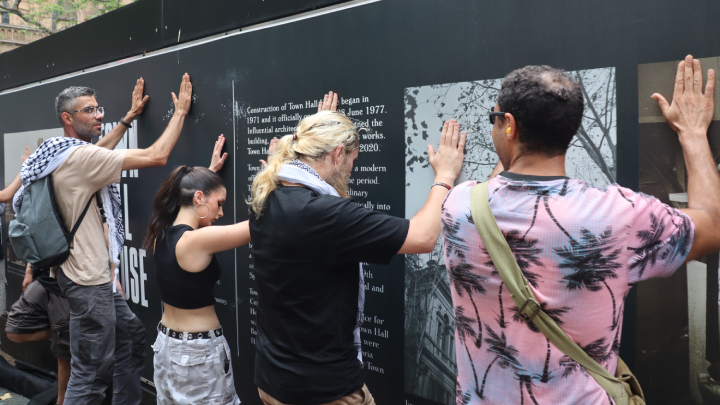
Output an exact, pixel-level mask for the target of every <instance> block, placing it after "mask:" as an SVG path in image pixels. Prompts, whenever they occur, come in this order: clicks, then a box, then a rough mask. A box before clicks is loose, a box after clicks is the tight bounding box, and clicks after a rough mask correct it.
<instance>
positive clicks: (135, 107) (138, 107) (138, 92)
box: [96, 77, 150, 150]
mask: <svg viewBox="0 0 720 405" xmlns="http://www.w3.org/2000/svg"><path fill="white" fill-rule="evenodd" d="M144 88H145V80H143V78H142V77H141V78H139V79H138V81H137V83H136V84H135V89H134V90H133V93H132V107H130V111H128V113H127V114H125V117H124V118H123V121H125V122H126V123H127V124H132V122H133V121H134V120H135V117H137V116H138V115H140V114H142V112H143V110H144V109H145V104H146V103H147V102H148V100H149V99H150V96H145V97H143V89H144ZM125 131H127V127H126V126H125V125H123V124H118V125H117V126H115V128H113V129H112V131H110V132H109V133H108V134H107V135H105V136H103V138H102V139H101V140H99V141H98V143H97V144H96V146H99V147H101V148H107V149H111V150H112V149H115V147H116V146H117V144H118V142H120V140H121V139H122V137H123V136H124V135H125Z"/></svg>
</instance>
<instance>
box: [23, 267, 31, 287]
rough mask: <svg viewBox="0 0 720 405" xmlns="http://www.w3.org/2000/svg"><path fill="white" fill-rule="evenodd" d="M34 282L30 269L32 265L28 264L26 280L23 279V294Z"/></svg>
mask: <svg viewBox="0 0 720 405" xmlns="http://www.w3.org/2000/svg"><path fill="white" fill-rule="evenodd" d="M32 282H33V275H32V268H31V267H30V263H27V264H26V265H25V278H23V282H22V289H23V292H25V289H26V288H27V286H29V285H30V283H32Z"/></svg>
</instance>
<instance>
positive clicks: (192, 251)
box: [175, 221, 250, 272]
mask: <svg viewBox="0 0 720 405" xmlns="http://www.w3.org/2000/svg"><path fill="white" fill-rule="evenodd" d="M248 243H250V223H249V222H248V221H243V222H239V223H237V224H233V225H218V226H206V227H203V228H200V229H196V230H194V231H192V232H185V233H184V234H183V236H182V237H180V240H179V241H178V243H177V246H176V247H175V252H177V253H176V254H177V259H178V263H179V264H180V267H182V269H183V270H185V271H189V272H199V271H203V269H205V268H206V267H207V265H208V264H209V263H210V260H212V255H213V254H215V253H218V252H222V251H225V250H230V249H235V248H236V247H240V246H243V245H247V244H248Z"/></svg>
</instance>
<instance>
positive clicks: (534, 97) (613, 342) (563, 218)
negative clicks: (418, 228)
mask: <svg viewBox="0 0 720 405" xmlns="http://www.w3.org/2000/svg"><path fill="white" fill-rule="evenodd" d="M714 83H715V74H714V72H713V71H712V70H710V71H709V72H708V84H707V87H706V90H705V93H704V94H703V91H702V73H701V67H700V63H699V61H697V60H693V58H692V57H691V56H688V57H687V58H686V59H685V61H683V62H681V63H680V65H679V66H678V76H677V81H676V86H675V94H674V97H673V103H672V105H670V104H669V103H668V102H667V101H666V100H665V99H664V98H663V97H662V96H661V95H659V94H655V95H653V98H655V99H656V100H657V101H658V103H659V105H660V108H661V109H662V111H663V114H664V115H665V118H666V119H667V121H668V123H669V124H670V126H671V127H672V128H673V129H674V130H675V131H676V132H677V133H678V136H679V137H680V142H681V144H682V146H683V151H684V153H685V161H686V165H687V171H688V207H689V208H688V209H682V210H677V209H674V208H672V207H669V206H667V205H665V204H663V203H661V202H660V201H658V200H657V199H655V198H653V197H650V196H647V195H643V194H640V193H636V192H633V191H632V190H630V189H626V188H623V187H620V186H618V185H611V186H609V187H607V188H606V189H604V190H601V189H597V188H594V187H591V186H589V185H588V184H587V183H585V182H583V181H580V180H573V179H569V178H567V177H566V176H565V152H566V150H567V148H568V146H569V144H570V141H571V140H572V138H573V136H574V135H575V133H576V132H577V130H578V127H579V125H580V122H581V119H582V114H583V96H582V93H581V90H580V88H579V84H578V83H577V82H576V81H574V80H573V79H572V78H570V77H569V76H568V75H566V74H565V73H564V72H563V71H561V70H557V69H553V68H550V67H548V66H528V67H526V68H524V69H519V70H516V71H514V72H511V73H510V74H509V75H508V76H506V77H505V79H504V80H503V83H502V89H501V90H500V93H499V96H498V103H497V105H496V106H495V111H493V112H492V113H491V115H490V120H491V122H493V132H492V136H493V142H494V144H495V148H496V150H497V152H498V156H499V158H500V163H501V166H502V167H504V168H506V171H503V172H502V173H499V175H497V176H495V177H493V178H492V180H490V184H489V196H490V206H491V208H492V211H493V214H494V215H495V218H496V219H497V222H498V225H499V227H500V229H501V230H502V232H503V234H504V235H505V237H506V239H507V241H508V244H509V245H510V248H511V250H512V252H513V253H514V255H515V259H516V260H517V262H518V264H519V266H520V268H521V270H522V271H523V273H524V275H525V277H526V278H527V280H528V282H529V284H530V285H531V288H532V289H533V291H534V293H535V296H536V297H537V299H538V301H539V302H540V303H541V305H542V307H543V309H544V311H545V312H546V313H547V314H548V315H549V316H550V317H552V318H553V319H554V320H555V321H556V322H557V323H558V325H560V327H561V328H562V329H563V330H564V331H565V332H566V333H567V334H568V336H570V337H571V338H572V339H573V340H574V341H575V342H577V343H578V344H579V345H580V346H581V347H582V348H583V349H584V350H585V351H586V352H587V353H588V354H589V355H590V356H591V357H592V358H593V359H595V360H596V361H597V362H598V363H600V364H601V365H603V366H604V367H605V368H606V369H607V370H608V371H609V372H610V373H611V374H614V373H615V368H616V365H617V358H618V357H617V356H618V352H619V349H620V337H621V332H622V331H621V326H622V316H623V310H624V308H623V303H624V301H625V297H626V295H627V293H628V291H629V290H630V288H631V287H632V286H633V285H634V284H635V283H637V282H638V281H642V280H646V279H649V278H654V277H667V276H669V275H671V274H673V272H674V271H675V270H676V269H677V268H678V267H680V266H681V265H682V264H683V263H684V262H686V261H688V260H692V259H694V258H697V257H700V256H703V255H706V254H709V253H711V252H716V251H718V250H720V232H717V229H718V228H719V227H720V177H719V176H718V172H717V169H716V167H715V163H714V161H713V158H712V155H711V153H710V148H709V145H708V141H707V128H708V126H709V125H710V121H711V119H712V115H713V90H714ZM498 166H499V167H500V165H498ZM476 184H477V182H475V181H469V182H466V183H462V184H460V185H458V186H457V187H455V188H454V189H453V190H452V191H451V193H450V194H448V196H447V198H446V200H445V202H444V204H443V211H442V219H443V239H444V243H445V262H446V265H447V270H448V276H449V279H450V284H451V286H452V298H453V304H454V307H455V317H456V340H457V341H456V347H457V364H458V380H457V389H456V398H457V402H458V404H468V403H473V404H522V403H528V404H548V405H550V404H553V405H555V404H568V405H569V404H612V403H613V402H612V400H611V399H610V398H609V397H608V395H607V394H606V392H605V391H604V390H603V388H602V387H600V386H599V385H598V384H597V383H596V382H595V380H594V379H593V378H592V377H591V376H590V375H589V374H588V373H587V372H586V371H585V369H584V368H583V367H582V366H580V365H579V364H577V363H575V362H574V361H572V360H571V359H570V358H568V357H567V356H565V355H564V354H563V352H561V351H560V350H559V349H557V348H556V347H555V346H554V345H553V344H552V343H550V341H549V340H548V339H547V338H546V337H545V336H544V335H543V334H542V333H540V331H539V330H538V329H537V328H536V327H535V325H534V324H533V323H532V322H530V323H526V322H524V321H523V320H521V318H520V317H519V316H518V309H517V308H516V307H515V304H514V302H513V300H512V298H511V297H510V293H509V292H508V290H507V288H505V286H504V283H503V281H502V278H501V277H500V276H499V274H498V273H497V270H496V269H495V268H494V266H493V262H492V260H491V259H490V257H489V255H488V253H487V251H486V250H485V248H484V245H483V242H482V240H481V239H480V236H479V235H478V234H477V231H476V229H475V225H474V224H473V222H472V216H471V214H470V189H471V188H472V187H473V186H474V185H476Z"/></svg>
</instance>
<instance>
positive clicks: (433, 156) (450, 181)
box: [398, 120, 465, 254]
mask: <svg viewBox="0 0 720 405" xmlns="http://www.w3.org/2000/svg"><path fill="white" fill-rule="evenodd" d="M464 148H465V133H464V132H463V133H460V124H458V123H456V122H455V120H450V121H448V122H446V123H445V125H443V130H442V135H441V136H440V147H439V148H438V151H437V153H435V150H434V149H433V147H432V146H428V157H429V158H430V164H431V165H432V167H433V170H434V171H435V183H444V184H447V185H449V186H450V187H452V186H453V185H454V184H455V180H456V179H457V178H458V176H459V175H460V170H461V169H462V164H463V159H464V153H463V149H464ZM448 192H449V190H448V189H447V188H445V187H443V186H432V187H430V196H428V199H427V202H426V203H425V205H424V206H423V207H422V209H420V211H418V213H417V214H415V216H414V217H412V219H411V220H410V229H408V234H407V237H406V238H405V243H404V244H403V245H402V247H401V248H400V250H399V251H398V253H399V254H417V253H429V252H432V250H433V249H434V248H435V244H436V243H437V240H438V237H440V227H441V222H440V214H441V211H442V202H443V200H444V199H445V196H446V195H447V193H448Z"/></svg>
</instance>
